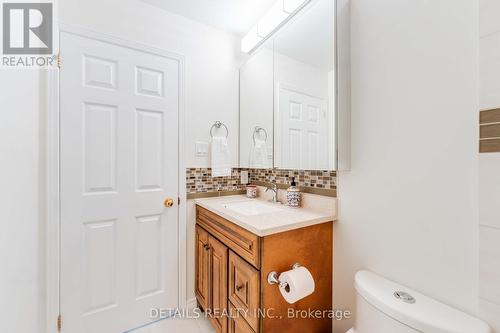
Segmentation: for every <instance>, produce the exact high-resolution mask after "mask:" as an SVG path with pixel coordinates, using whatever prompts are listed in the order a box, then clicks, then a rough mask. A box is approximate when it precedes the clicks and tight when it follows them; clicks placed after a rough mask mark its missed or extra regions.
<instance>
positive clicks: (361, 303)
mask: <svg viewBox="0 0 500 333" xmlns="http://www.w3.org/2000/svg"><path fill="white" fill-rule="evenodd" d="M354 287H355V289H356V293H357V295H356V319H355V324H354V327H353V328H352V329H350V330H349V331H348V332H347V333H419V332H420V333H491V331H490V328H489V327H488V325H487V324H485V323H484V322H482V321H481V320H479V319H477V318H474V317H472V316H470V315H468V314H466V313H463V312H461V311H459V310H456V309H454V308H452V307H450V306H448V305H445V304H443V303H440V302H438V301H436V300H433V299H431V298H429V297H427V296H424V295H422V294H420V293H418V292H416V291H413V290H411V289H409V288H406V287H404V286H402V285H400V284H397V283H395V282H392V281H389V280H387V279H384V278H382V277H380V276H378V275H376V274H374V273H371V272H368V271H360V272H358V273H356V277H355V282H354Z"/></svg>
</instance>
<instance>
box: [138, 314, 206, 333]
mask: <svg viewBox="0 0 500 333" xmlns="http://www.w3.org/2000/svg"><path fill="white" fill-rule="evenodd" d="M129 333H215V330H214V329H213V328H212V325H211V324H210V322H209V321H208V319H206V318H198V319H164V320H160V321H158V322H156V323H154V324H151V325H148V326H145V327H142V328H139V329H136V330H133V331H129Z"/></svg>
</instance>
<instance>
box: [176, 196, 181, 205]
mask: <svg viewBox="0 0 500 333" xmlns="http://www.w3.org/2000/svg"><path fill="white" fill-rule="evenodd" d="M177 204H178V205H180V204H181V197H177Z"/></svg>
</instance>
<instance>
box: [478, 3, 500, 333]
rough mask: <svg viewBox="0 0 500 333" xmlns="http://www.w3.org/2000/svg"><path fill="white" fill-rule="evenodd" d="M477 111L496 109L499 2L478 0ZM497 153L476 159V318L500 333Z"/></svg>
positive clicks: (499, 60)
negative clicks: (477, 257) (477, 237)
mask: <svg viewBox="0 0 500 333" xmlns="http://www.w3.org/2000/svg"><path fill="white" fill-rule="evenodd" d="M479 4H480V7H479V37H480V39H479V43H480V44H479V56H480V57H479V59H480V63H479V69H480V72H479V73H480V75H479V80H480V85H479V86H480V110H487V109H494V108H499V107H500V76H499V75H498V73H500V20H499V18H500V2H498V1H497V0H481V1H479ZM499 170H500V153H488V154H480V156H479V224H480V227H479V230H480V231H479V315H480V316H481V317H482V318H484V319H485V320H486V321H487V322H489V324H490V325H491V326H492V327H493V329H494V330H495V332H496V333H500V283H499V281H500V265H499V263H500V209H499V207H500V172H499Z"/></svg>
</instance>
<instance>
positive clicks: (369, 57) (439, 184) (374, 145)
mask: <svg viewBox="0 0 500 333" xmlns="http://www.w3.org/2000/svg"><path fill="white" fill-rule="evenodd" d="M476 6H477V5H476V4H475V2H474V1H471V0H442V1H414V0H379V1H373V0H352V1H351V68H352V73H351V74H352V77H351V79H352V87H351V88H352V91H351V93H352V114H351V117H352V142H351V143H352V152H351V153H352V159H351V162H352V170H351V171H349V172H340V173H339V177H338V183H339V184H338V188H339V221H338V222H337V223H336V226H335V227H336V229H335V289H334V290H335V294H334V298H335V305H336V307H337V308H351V309H354V296H355V292H354V289H353V287H352V284H353V277H354V274H355V272H356V271H357V270H359V269H368V270H371V271H374V272H376V273H379V274H381V275H383V276H385V277H387V278H390V279H393V280H395V281H398V282H400V283H402V284H405V285H407V286H409V287H411V288H414V289H416V290H419V291H421V292H423V293H425V294H427V295H429V296H431V297H434V298H436V299H438V300H440V301H443V302H445V303H447V304H449V305H452V306H455V307H457V308H459V309H462V310H465V311H467V312H470V313H474V312H475V310H476V307H477V274H476V269H477V262H476V261H477V259H476V257H477V244H476V243H477V242H476V241H475V239H476V237H477V220H478V217H477V216H478V208H477V205H478V204H477V172H478V166H477V162H478V153H477V138H478V129H477V124H478V114H477V109H478V103H477V99H478V97H477V81H478V80H477V62H478V59H477V44H478V42H477V24H478V20H477V17H476V16H477V8H476ZM351 324H352V322H347V321H346V322H338V323H336V327H335V331H336V332H341V333H345V332H346V330H347V328H348V327H349V326H350V325H351Z"/></svg>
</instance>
